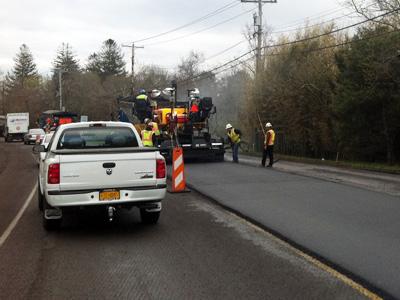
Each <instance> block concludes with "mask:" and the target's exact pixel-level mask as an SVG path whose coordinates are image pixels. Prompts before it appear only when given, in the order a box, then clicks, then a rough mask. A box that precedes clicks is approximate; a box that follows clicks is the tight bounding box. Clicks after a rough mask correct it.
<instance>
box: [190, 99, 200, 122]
mask: <svg viewBox="0 0 400 300" xmlns="http://www.w3.org/2000/svg"><path fill="white" fill-rule="evenodd" d="M199 102H200V101H199V99H197V98H194V99H193V100H192V105H191V106H190V114H189V118H190V120H192V121H193V122H197V121H198V120H199V114H200V110H199V104H200V103H199Z"/></svg>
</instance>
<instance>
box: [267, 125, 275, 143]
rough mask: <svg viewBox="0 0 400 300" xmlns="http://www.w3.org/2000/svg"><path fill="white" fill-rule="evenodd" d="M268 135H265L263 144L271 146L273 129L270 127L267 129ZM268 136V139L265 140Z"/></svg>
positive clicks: (273, 137)
mask: <svg viewBox="0 0 400 300" xmlns="http://www.w3.org/2000/svg"><path fill="white" fill-rule="evenodd" d="M267 133H269V135H265V144H266V145H268V146H273V145H274V143H275V131H274V130H273V129H270V130H268V131H267ZM268 136H269V139H268V140H267V138H268Z"/></svg>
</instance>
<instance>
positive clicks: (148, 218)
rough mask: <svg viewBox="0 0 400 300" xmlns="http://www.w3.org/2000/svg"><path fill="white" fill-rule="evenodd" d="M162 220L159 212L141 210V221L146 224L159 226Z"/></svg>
mask: <svg viewBox="0 0 400 300" xmlns="http://www.w3.org/2000/svg"><path fill="white" fill-rule="evenodd" d="M159 218H160V212H159V211H151V212H150V211H146V209H144V208H142V209H140V219H141V221H142V223H144V224H157V222H158V219H159Z"/></svg>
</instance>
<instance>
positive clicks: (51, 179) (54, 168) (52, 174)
mask: <svg viewBox="0 0 400 300" xmlns="http://www.w3.org/2000/svg"><path fill="white" fill-rule="evenodd" d="M47 183H50V184H58V183H60V164H51V165H49V170H48V172H47Z"/></svg>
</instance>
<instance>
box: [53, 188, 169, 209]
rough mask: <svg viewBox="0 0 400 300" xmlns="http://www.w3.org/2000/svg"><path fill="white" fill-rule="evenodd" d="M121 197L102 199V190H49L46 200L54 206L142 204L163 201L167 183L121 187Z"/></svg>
mask: <svg viewBox="0 0 400 300" xmlns="http://www.w3.org/2000/svg"><path fill="white" fill-rule="evenodd" d="M118 190H119V192H120V199H118V200H100V199H99V195H100V192H101V190H75V191H73V190H71V191H47V192H46V200H47V202H48V204H50V205H51V206H53V207H72V206H91V205H115V206H118V205H127V204H129V205H133V206H135V205H142V204H143V203H146V202H156V201H161V200H162V199H163V198H164V197H165V194H166V191H167V189H166V185H165V184H162V185H157V186H149V187H132V188H119V189H118Z"/></svg>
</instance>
